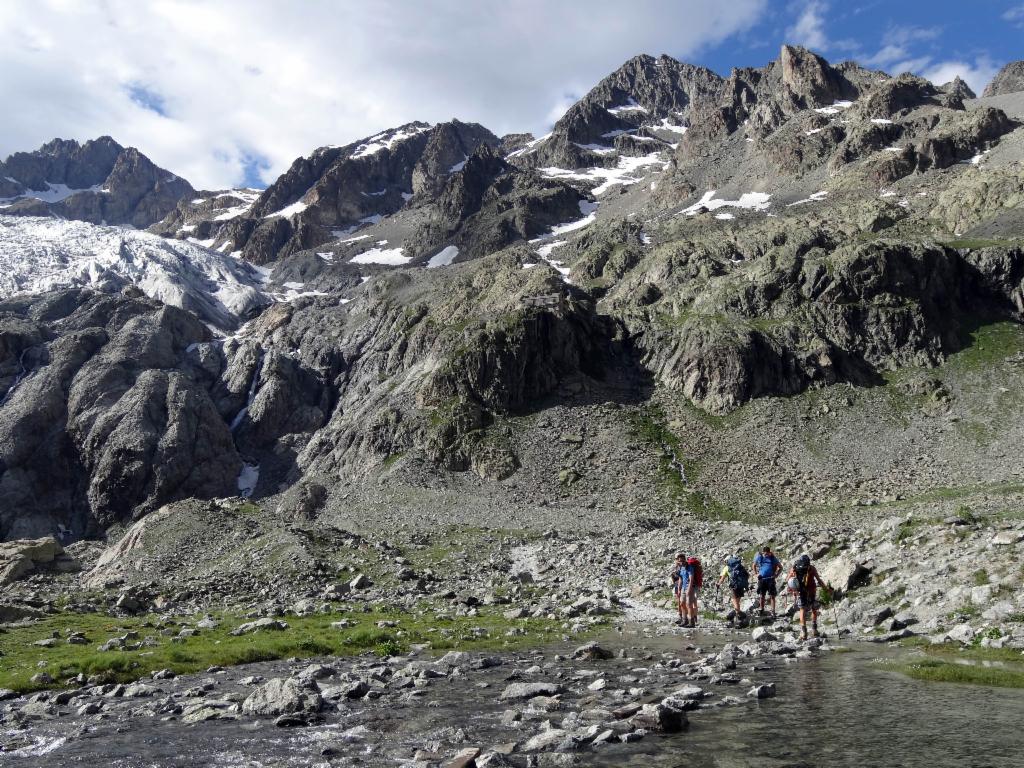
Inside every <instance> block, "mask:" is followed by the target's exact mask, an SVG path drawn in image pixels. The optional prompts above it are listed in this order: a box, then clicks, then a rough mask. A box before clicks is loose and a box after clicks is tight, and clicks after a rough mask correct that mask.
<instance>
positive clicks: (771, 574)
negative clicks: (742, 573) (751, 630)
mask: <svg viewBox="0 0 1024 768" xmlns="http://www.w3.org/2000/svg"><path fill="white" fill-rule="evenodd" d="M781 572H782V563H780V562H779V558H777V557H776V556H775V555H774V554H773V553H772V548H771V547H770V546H768V545H765V546H764V548H763V549H762V550H761V552H760V553H758V555H757V557H755V558H754V573H756V574H757V597H758V599H759V600H760V603H761V615H762V616H764V602H765V597H768V598H770V599H771V604H772V618H774V617H775V598H776V597H777V596H778V589H777V588H776V586H775V580H776V579H777V578H778V577H779V574H780V573H781Z"/></svg>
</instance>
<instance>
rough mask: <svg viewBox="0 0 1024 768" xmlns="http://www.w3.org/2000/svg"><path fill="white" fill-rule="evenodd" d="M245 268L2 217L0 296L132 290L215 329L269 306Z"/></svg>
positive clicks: (54, 223)
mask: <svg viewBox="0 0 1024 768" xmlns="http://www.w3.org/2000/svg"><path fill="white" fill-rule="evenodd" d="M259 284H260V280H259V275H258V273H257V272H256V270H254V269H253V268H252V267H251V266H250V265H249V264H247V263H245V262H242V261H238V260H236V259H233V258H231V257H230V256H228V255H226V254H220V253H217V252H215V251H210V250H207V249H206V248H202V247H198V246H196V245H193V244H190V243H187V242H183V241H181V240H168V239H165V238H163V237H160V236H159V235H154V234H151V233H149V232H141V231H138V230H131V229H122V228H119V227H106V226H97V225H95V224H88V223H86V222H83V221H67V220H63V219H53V218H48V217H46V218H44V217H35V216H31V217H28V216H25V217H21V216H19V217H14V216H0V297H2V298H6V297H9V296H15V295H19V294H31V293H41V292H43V291H50V290H58V289H63V288H75V287H89V288H93V289H96V290H101V291H107V292H112V291H118V290H120V289H121V288H123V287H124V286H126V285H135V286H137V287H138V288H139V289H141V290H142V292H143V293H145V294H146V295H147V296H149V297H151V298H154V299H158V300H160V301H162V302H164V303H165V304H171V305H173V306H176V307H181V308H183V309H187V310H190V311H192V312H194V313H195V314H196V315H197V316H199V317H200V318H201V319H203V320H204V321H206V322H208V323H210V324H211V325H213V326H215V327H217V328H220V329H230V328H234V327H235V326H237V325H238V322H239V318H241V317H243V316H245V315H246V314H248V313H249V312H250V311H251V310H252V309H254V308H255V307H257V306H259V305H262V304H266V303H267V302H268V301H269V299H268V297H267V296H266V295H265V294H264V293H263V291H262V290H260V288H259V287H258V286H259Z"/></svg>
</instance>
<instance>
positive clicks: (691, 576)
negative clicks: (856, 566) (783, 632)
mask: <svg viewBox="0 0 1024 768" xmlns="http://www.w3.org/2000/svg"><path fill="white" fill-rule="evenodd" d="M751 570H752V571H753V572H754V573H756V574H757V599H756V600H755V602H754V604H753V605H751V610H753V609H754V606H759V611H760V615H761V616H765V615H767V610H766V608H765V606H766V603H767V604H768V605H769V606H770V608H771V616H772V618H775V616H776V599H777V598H778V592H779V591H778V586H777V584H776V582H777V580H778V578H779V575H780V574H781V573H782V572H783V566H782V562H781V561H780V560H779V558H777V557H776V556H775V554H774V553H773V552H772V548H771V547H770V546H765V547H763V548H762V549H761V551H760V552H758V553H757V555H756V556H755V557H754V559H753V562H752V563H751ZM671 576H672V589H673V592H674V593H675V599H676V604H677V606H678V608H679V620H678V621H677V622H676V623H677V624H679V625H680V626H683V627H696V626H697V597H698V593H699V592H700V590H701V588H702V587H703V586H704V570H703V567H702V566H701V562H700V560H699V559H698V558H696V557H687V556H686V554H685V553H683V552H678V553H676V560H675V565H673V567H672V572H671ZM726 585H727V587H728V590H729V592H728V594H729V597H730V599H731V602H732V611H731V612H730V614H729V615H728V618H729V620H730V621H732V620H735V621H737V622H739V623H740V624H741V625H742V624H745V623H746V621H747V614H746V612H744V610H743V608H742V606H741V604H740V601H741V600H742V599H743V596H744V595H745V594H746V593H747V592H748V591H749V590H750V587H751V585H750V571H748V570H747V568H746V566H745V565H744V564H743V559H742V558H741V557H739V556H737V555H733V556H731V557H729V558H727V559H726V561H725V565H724V566H722V571H721V573H720V574H719V576H718V581H717V582H716V586H717V587H718V588H721V587H722V586H726ZM818 587H821V588H822V589H823V590H825V592H826V594H827V593H828V592H829V587H828V585H827V584H825V582H824V581H822V579H821V576H819V575H818V570H817V569H816V568H815V567H814V566H813V565H812V564H811V558H810V556H809V555H801V556H800V557H799V558H797V560H796V562H794V563H793V566H792V567H791V568H790V570H789V575H788V576H787V577H786V593H787V594H788V595H790V596H792V598H793V601H794V606H795V609H796V611H798V612H799V614H800V633H801V639H803V640H806V639H807V618H808V614H809V615H810V619H811V633H812V636H813V637H818V614H819V612H820V611H821V603H820V602H819V601H818Z"/></svg>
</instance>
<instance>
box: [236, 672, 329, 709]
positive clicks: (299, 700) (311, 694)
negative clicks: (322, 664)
mask: <svg viewBox="0 0 1024 768" xmlns="http://www.w3.org/2000/svg"><path fill="white" fill-rule="evenodd" d="M322 706H323V699H322V698H321V697H320V691H319V689H318V688H317V687H316V685H315V684H314V683H303V682H302V681H300V680H297V679H295V678H289V679H282V678H279V677H275V678H273V679H271V680H268V681H267V682H266V683H264V684H263V685H261V686H260V687H258V688H256V689H255V690H254V691H253V692H252V693H251V694H249V697H248V698H247V699H246V700H245V701H243V702H242V712H244V713H245V714H247V715H265V716H272V717H277V716H279V715H293V714H310V713H314V712H319V711H320V708H321V707H322Z"/></svg>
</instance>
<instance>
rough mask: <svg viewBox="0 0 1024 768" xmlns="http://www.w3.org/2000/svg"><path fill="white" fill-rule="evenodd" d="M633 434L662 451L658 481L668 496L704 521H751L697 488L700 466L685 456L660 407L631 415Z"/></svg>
mask: <svg viewBox="0 0 1024 768" xmlns="http://www.w3.org/2000/svg"><path fill="white" fill-rule="evenodd" d="M629 429H630V434H631V435H632V436H633V437H635V438H637V439H639V440H643V441H644V442H646V443H649V444H650V445H652V446H655V447H657V448H660V449H661V458H660V459H659V463H658V480H659V483H660V485H661V487H662V490H663V491H664V492H665V494H666V495H667V496H668V497H669V498H671V499H672V500H673V501H676V502H678V503H679V504H681V505H682V506H683V507H685V508H686V509H687V510H689V511H690V512H692V513H693V514H694V515H696V516H697V517H699V518H702V519H704V520H743V521H747V520H748V517H747V516H745V515H743V514H742V513H741V512H739V511H737V510H732V509H729V508H727V507H726V506H725V505H723V504H721V503H720V502H719V501H717V500H716V499H715V498H714V497H712V496H711V495H710V494H708V493H707V492H705V491H703V490H701V489H699V488H697V487H696V486H695V485H694V482H695V480H696V479H697V477H698V476H699V475H700V464H699V463H698V462H696V461H694V460H693V459H689V458H687V457H686V456H684V455H683V450H682V443H681V442H680V440H679V438H678V437H677V436H676V434H675V433H674V432H672V430H671V429H669V427H668V423H667V419H666V418H665V412H664V411H663V410H662V408H661V407H660V406H658V405H652V406H648V407H646V408H643V409H641V410H639V411H638V412H634V413H631V414H630V415H629Z"/></svg>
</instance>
